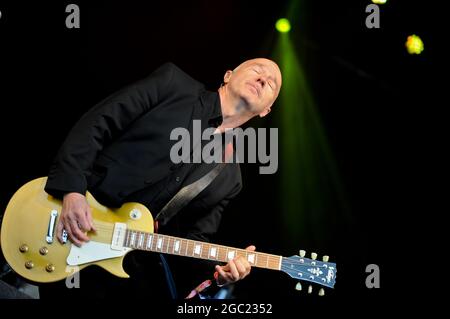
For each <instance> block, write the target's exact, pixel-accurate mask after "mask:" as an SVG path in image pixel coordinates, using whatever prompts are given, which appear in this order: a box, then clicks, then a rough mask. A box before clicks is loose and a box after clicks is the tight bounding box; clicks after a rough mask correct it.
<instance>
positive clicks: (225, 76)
mask: <svg viewBox="0 0 450 319" xmlns="http://www.w3.org/2000/svg"><path fill="white" fill-rule="evenodd" d="M232 74H233V71H231V70H228V71H227V72H225V75H224V76H223V83H225V84H226V83H228V81H230V78H231V75H232Z"/></svg>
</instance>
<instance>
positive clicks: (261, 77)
mask: <svg viewBox="0 0 450 319" xmlns="http://www.w3.org/2000/svg"><path fill="white" fill-rule="evenodd" d="M257 82H258V83H259V84H260V85H261V87H264V86H265V85H266V83H267V80H266V79H265V78H264V77H263V76H260V77H259V78H258V80H257Z"/></svg>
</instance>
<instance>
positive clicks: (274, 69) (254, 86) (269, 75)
mask: <svg viewBox="0 0 450 319" xmlns="http://www.w3.org/2000/svg"><path fill="white" fill-rule="evenodd" d="M281 82H282V77H281V71H280V68H279V67H278V65H277V64H276V63H275V62H274V61H272V60H269V59H266V58H256V59H251V60H247V61H245V62H243V63H241V64H240V65H239V66H238V67H236V68H235V69H234V70H233V71H230V70H229V71H227V72H226V73H225V76H224V83H225V84H226V85H227V92H228V93H230V94H231V95H232V96H234V98H236V99H239V100H240V101H241V103H240V105H243V106H244V107H245V108H246V109H247V111H248V112H249V113H250V114H251V115H252V116H256V115H259V116H260V117H263V116H266V115H267V114H268V113H269V112H270V110H271V107H272V104H273V103H274V102H275V100H276V98H277V97H278V94H279V93H280V88H281Z"/></svg>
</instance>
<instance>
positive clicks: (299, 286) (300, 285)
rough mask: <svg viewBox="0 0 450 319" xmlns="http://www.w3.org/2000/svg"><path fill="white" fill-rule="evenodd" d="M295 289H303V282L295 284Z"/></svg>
mask: <svg viewBox="0 0 450 319" xmlns="http://www.w3.org/2000/svg"><path fill="white" fill-rule="evenodd" d="M295 290H298V291H300V290H302V284H301V283H299V282H298V283H297V284H296V285H295Z"/></svg>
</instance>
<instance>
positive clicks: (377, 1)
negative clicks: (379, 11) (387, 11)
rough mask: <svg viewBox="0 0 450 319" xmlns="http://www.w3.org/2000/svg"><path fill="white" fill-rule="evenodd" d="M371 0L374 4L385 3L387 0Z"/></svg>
mask: <svg viewBox="0 0 450 319" xmlns="http://www.w3.org/2000/svg"><path fill="white" fill-rule="evenodd" d="M372 2H373V3H375V4H385V3H386V2H387V0H372Z"/></svg>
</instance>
